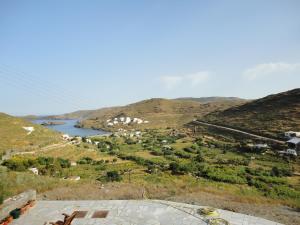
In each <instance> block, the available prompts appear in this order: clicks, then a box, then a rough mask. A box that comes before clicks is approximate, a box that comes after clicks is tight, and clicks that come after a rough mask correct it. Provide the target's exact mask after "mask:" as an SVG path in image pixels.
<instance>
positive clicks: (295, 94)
mask: <svg viewBox="0 0 300 225" xmlns="http://www.w3.org/2000/svg"><path fill="white" fill-rule="evenodd" d="M203 120H205V121H207V122H211V123H216V124H222V125H227V126H231V127H234V128H240V129H243V130H249V131H254V132H256V133H260V134H264V135H269V136H273V137H276V136H280V134H282V132H284V131H289V130H292V131H300V88H297V89H294V90H290V91H287V92H282V93H279V94H273V95H269V96H266V97H264V98H261V99H257V100H254V101H251V102H248V103H246V104H243V105H240V106H236V107H232V108H228V109H225V110H219V111H217V112H212V113H210V114H208V115H206V116H205V117H204V118H203Z"/></svg>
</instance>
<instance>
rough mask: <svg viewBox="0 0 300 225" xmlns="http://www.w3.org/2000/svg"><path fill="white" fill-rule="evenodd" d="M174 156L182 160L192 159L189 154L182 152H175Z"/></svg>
mask: <svg viewBox="0 0 300 225" xmlns="http://www.w3.org/2000/svg"><path fill="white" fill-rule="evenodd" d="M174 154H175V155H176V156H178V157H179V158H182V159H190V158H192V156H191V155H190V154H187V153H185V152H182V151H175V152H174Z"/></svg>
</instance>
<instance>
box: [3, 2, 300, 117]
mask: <svg viewBox="0 0 300 225" xmlns="http://www.w3.org/2000/svg"><path fill="white" fill-rule="evenodd" d="M299 12H300V1H298V0H295V1H289V0H264V1H255V0H251V1H250V0H249V1H238V0H236V1H230V0H228V1H225V0H224V1H223V0H218V1H217V0H207V1H200V0H197V1H190V0H186V1H176V0H170V1H166V0H160V1H155V0H151V1H146V0H144V1H142V0H136V1H134V0H128V1H124V0H120V1H117V0H107V1H100V0H99V1H92V0H89V1H83V0H82V1H80V0H77V1H74V0H72V1H71V0H70V1H67V0H53V1H46V0H45V1H38V0H37V1H32V0H27V1H21V0H19V1H17V0H1V1H0V111H2V112H6V113H10V114H13V115H23V114H57V113H64V112H70V111H74V110H78V109H94V108H101V107H105V106H113V105H124V104H127V103H132V102H135V101H139V100H142V99H147V98H152V97H163V98H176V97H186V96H193V97H202V96H238V97H243V98H258V97H262V96H265V95H268V94H271V93H277V92H280V91H285V90H288V89H292V88H299V87H300V13H299Z"/></svg>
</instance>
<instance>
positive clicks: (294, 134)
mask: <svg viewBox="0 0 300 225" xmlns="http://www.w3.org/2000/svg"><path fill="white" fill-rule="evenodd" d="M284 136H285V137H287V138H293V137H300V132H296V131H287V132H285V133H284Z"/></svg>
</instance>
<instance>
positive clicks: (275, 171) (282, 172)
mask: <svg viewBox="0 0 300 225" xmlns="http://www.w3.org/2000/svg"><path fill="white" fill-rule="evenodd" d="M270 175H271V176H274V177H283V176H292V175H293V171H292V170H291V169H289V168H278V167H276V166H274V167H273V168H272V170H271V172H270Z"/></svg>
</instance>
